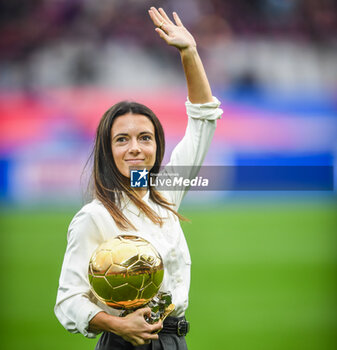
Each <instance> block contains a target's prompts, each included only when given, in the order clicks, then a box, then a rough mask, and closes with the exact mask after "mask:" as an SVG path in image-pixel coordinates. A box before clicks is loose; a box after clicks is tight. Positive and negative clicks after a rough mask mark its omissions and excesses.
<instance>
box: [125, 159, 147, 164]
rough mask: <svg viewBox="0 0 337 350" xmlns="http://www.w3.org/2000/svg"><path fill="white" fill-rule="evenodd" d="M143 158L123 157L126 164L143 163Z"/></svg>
mask: <svg viewBox="0 0 337 350" xmlns="http://www.w3.org/2000/svg"><path fill="white" fill-rule="evenodd" d="M144 160H145V159H125V161H126V162H127V163H128V164H140V163H143V162H144Z"/></svg>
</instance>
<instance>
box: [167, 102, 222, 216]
mask: <svg viewBox="0 0 337 350" xmlns="http://www.w3.org/2000/svg"><path fill="white" fill-rule="evenodd" d="M185 105H186V113H187V116H188V122H187V128H186V132H185V135H184V137H183V139H182V140H181V141H180V142H179V143H178V145H177V146H176V147H175V148H174V150H173V152H172V154H171V158H170V161H169V163H168V164H167V165H166V167H165V169H164V171H165V172H166V173H179V172H180V171H181V169H180V168H179V167H181V166H184V167H190V168H185V169H184V170H183V172H184V177H187V178H189V179H193V178H194V177H196V176H197V175H198V172H199V170H200V166H201V165H202V163H203V161H204V159H205V156H206V154H207V151H208V149H209V146H210V144H211V142H212V138H213V135H214V132H215V129H216V123H217V119H219V118H221V116H222V113H223V111H222V109H221V108H219V107H220V101H219V100H218V99H217V98H216V97H214V96H213V101H212V102H207V103H203V104H197V103H191V102H190V101H189V99H187V101H186V103H185ZM186 191H187V189H185V190H174V191H167V192H166V194H165V195H166V197H167V198H169V199H170V200H171V202H172V203H174V204H175V209H178V208H179V205H180V203H181V201H182V199H183V197H184V195H185V193H186Z"/></svg>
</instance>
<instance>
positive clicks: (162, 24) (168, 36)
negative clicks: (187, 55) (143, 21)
mask: <svg viewBox="0 0 337 350" xmlns="http://www.w3.org/2000/svg"><path fill="white" fill-rule="evenodd" d="M149 15H150V17H151V19H152V22H153V23H154V25H155V26H156V27H157V28H156V32H157V33H158V34H159V35H160V37H161V38H162V39H163V40H165V41H166V43H167V44H169V45H171V46H174V47H176V48H177V49H178V50H184V49H188V48H193V47H196V42H195V40H194V38H193V36H192V35H191V33H190V32H189V31H188V30H187V29H186V28H185V27H184V25H183V24H182V22H181V20H180V18H179V16H178V14H177V13H176V12H173V18H174V22H175V23H174V22H172V21H171V20H170V18H169V17H168V16H167V14H166V13H165V11H164V10H163V9H162V8H159V9H158V10H157V9H156V8H155V7H151V9H150V10H149Z"/></svg>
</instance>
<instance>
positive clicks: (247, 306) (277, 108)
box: [0, 0, 337, 350]
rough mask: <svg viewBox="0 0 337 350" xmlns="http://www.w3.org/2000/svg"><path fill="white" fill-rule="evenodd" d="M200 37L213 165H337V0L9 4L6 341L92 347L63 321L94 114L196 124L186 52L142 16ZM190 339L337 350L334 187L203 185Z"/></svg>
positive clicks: (4, 18) (1, 166)
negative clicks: (120, 110) (132, 105)
mask: <svg viewBox="0 0 337 350" xmlns="http://www.w3.org/2000/svg"><path fill="white" fill-rule="evenodd" d="M152 5H155V6H158V7H159V6H162V7H164V8H165V9H166V10H168V11H169V12H171V11H172V10H175V11H177V12H178V13H179V14H180V16H181V18H182V19H183V21H184V23H185V25H186V26H187V27H188V28H189V29H190V30H191V32H192V33H193V34H194V35H195V37H196V39H197V42H198V46H199V51H200V55H201V56H202V59H203V61H204V63H205V66H206V70H207V73H208V75H209V79H210V81H211V85H212V87H213V90H214V91H213V92H214V95H215V96H217V97H218V98H219V99H220V100H221V101H222V108H223V110H224V115H223V119H222V120H221V121H219V122H218V129H217V131H216V134H215V138H214V140H213V143H212V146H211V150H210V152H209V154H208V156H207V159H206V164H212V165H241V164H248V165H252V164H253V165H261V164H263V165H275V164H276V165H278V164H279V165H284V164H286V165H332V166H334V167H335V166H336V152H337V141H336V134H337V133H336V131H337V94H336V92H337V3H336V1H334V0H320V1H318V0H250V1H249V0H228V1H225V0H222V1H221V0H209V1H202V0H184V1H178V0H167V1H161V0H157V1H155V2H153V1H148V0H137V1H136V0H124V1H121V0H100V1H92V0H74V1H65V0H35V1H32V0H31V1H25V2H21V1H18V0H12V1H3V0H1V1H0V28H1V33H2V35H1V37H0V51H1V54H0V55H1V56H0V121H1V128H0V135H1V137H0V203H1V207H0V208H1V213H0V214H1V243H2V244H1V245H2V254H1V263H2V266H3V274H2V289H1V293H2V295H1V301H2V313H1V316H0V324H1V334H2V339H3V348H4V349H21V348H26V349H60V348H62V347H63V348H66V349H68V348H69V349H70V348H71V349H93V348H94V345H95V341H92V340H88V339H85V338H84V337H82V336H80V335H77V336H74V335H71V334H68V333H67V332H66V331H65V330H64V329H63V328H62V326H61V325H60V324H59V323H58V322H57V320H56V318H55V316H54V315H53V306H54V302H55V297H56V289H57V284H58V276H59V272H60V268H61V263H62V257H63V254H64V249H65V246H66V231H67V226H68V224H69V222H70V220H71V218H72V216H73V215H74V213H75V212H76V211H77V210H78V209H79V208H80V206H81V205H82V203H83V202H84V200H85V193H86V180H87V177H88V174H87V172H85V171H84V172H83V168H84V165H85V162H86V160H87V158H88V156H89V154H90V152H91V149H92V146H93V136H94V133H95V128H96V126H97V123H98V121H99V119H100V117H101V115H102V114H103V112H104V111H105V110H106V109H108V108H109V107H110V106H111V105H112V104H114V103H115V102H117V101H119V100H122V99H132V100H136V101H139V102H142V103H144V104H146V105H148V106H149V107H151V108H152V109H153V110H154V111H155V113H157V115H158V116H159V117H160V119H161V120H162V122H163V125H164V129H165V133H166V139H167V152H166V156H165V157H166V158H165V159H166V160H167V158H168V156H169V154H170V150H172V148H173V146H174V145H175V144H176V143H177V142H178V141H179V139H180V138H181V137H182V136H183V134H184V128H185V125H186V118H185V117H184V101H185V99H186V88H185V82H184V77H183V72H182V69H181V67H180V62H179V56H178V54H177V52H176V51H175V50H174V49H172V48H167V47H166V46H165V45H164V44H163V43H162V42H161V41H160V39H159V38H158V37H157V35H156V33H155V32H154V30H153V26H152V24H151V22H150V20H149V19H148V18H147V12H146V10H147V9H148V8H149V7H150V6H152ZM183 213H184V214H186V215H187V216H188V217H189V218H191V220H192V225H190V224H185V225H184V230H185V233H186V236H187V240H188V242H189V245H190V249H191V255H192V260H193V268H192V288H191V299H190V308H189V310H188V317H189V319H190V320H191V323H192V328H191V333H190V335H189V336H188V338H187V339H188V344H189V347H190V349H192V350H199V349H205V348H211V349H222V348H226V349H230V350H239V349H240V350H241V349H247V348H250V349H271V348H272V349H285V348H287V349H335V348H336V346H337V339H336V334H337V332H336V331H337V322H336V321H337V313H336V311H337V298H336V292H337V278H336V276H337V274H336V265H337V256H336V247H337V245H336V243H337V229H336V227H337V225H336V195H335V191H330V192H306V193H304V192H296V193H294V192H292V193H289V192H287V193H285V192H268V193H258V192H254V193H252V192H251V193H249V192H248V193H247V192H246V193H241V192H236V193H235V192H234V193H233V192H230V193H228V192H226V193H224V192H221V193H220V192H219V193H214V192H212V193H201V192H198V193H196V192H195V193H190V194H188V195H187V197H186V199H185V202H184V205H183Z"/></svg>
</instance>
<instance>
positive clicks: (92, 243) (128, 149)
mask: <svg viewBox="0 0 337 350" xmlns="http://www.w3.org/2000/svg"><path fill="white" fill-rule="evenodd" d="M149 15H150V17H151V19H152V21H153V23H154V25H155V26H156V29H155V30H156V32H157V33H158V34H159V36H160V37H161V38H162V39H163V40H164V41H165V42H166V43H167V44H169V45H172V46H174V47H176V48H177V49H178V50H179V52H180V56H181V60H182V64H183V67H184V71H185V76H186V80H187V87H188V101H187V102H186V108H187V114H188V116H189V120H188V126H187V130H186V134H185V137H184V138H183V140H182V141H181V142H180V143H179V144H178V146H177V147H176V148H175V149H174V151H173V153H172V156H171V160H170V167H171V168H170V169H171V170H174V166H179V165H185V166H186V165H193V166H198V165H201V163H202V161H203V159H204V156H205V154H206V152H207V149H208V147H209V144H210V142H211V138H212V136H213V134H214V130H215V126H216V119H218V118H220V116H221V113H222V111H221V109H219V108H218V107H219V104H220V103H219V101H218V100H217V99H216V98H214V97H212V93H211V89H210V86H209V83H208V80H207V77H206V74H205V71H204V69H203V66H202V63H201V60H200V58H199V55H198V53H197V49H196V43H195V41H194V39H193V37H192V35H191V34H190V33H189V32H188V31H187V29H186V28H185V27H184V26H183V24H182V22H181V21H180V19H179V17H178V15H177V14H176V13H173V18H174V22H175V23H173V22H172V21H171V20H170V19H169V17H168V16H167V15H166V13H165V12H164V10H162V9H159V10H157V9H156V8H154V7H151V9H150V10H149ZM164 147H165V143H164V133H163V130H162V127H161V124H160V122H159V120H158V119H157V117H156V116H155V115H154V113H153V112H152V111H151V110H150V109H148V108H147V107H145V106H143V105H140V104H138V103H133V102H121V103H118V104H116V105H114V106H113V107H111V108H110V109H109V110H108V111H107V112H106V113H105V114H104V115H103V117H102V120H101V122H100V124H99V127H98V129H97V135H96V144H95V154H94V156H95V159H94V169H93V178H94V185H95V186H94V187H95V199H94V200H93V201H92V202H91V203H89V204H87V205H86V206H84V207H83V208H82V209H81V210H80V211H79V212H78V213H77V214H76V215H75V217H74V219H73V220H72V222H71V224H70V226H69V231H68V245H67V250H66V253H65V257H64V262H63V266H62V271H61V277H60V286H59V290H58V296H57V302H56V306H55V313H56V316H57V317H58V319H59V320H60V322H61V323H62V324H63V326H64V327H65V328H66V329H67V330H69V331H70V332H73V333H78V332H80V333H82V334H84V335H85V336H87V337H89V338H94V337H95V336H96V335H97V334H99V333H100V332H103V335H102V336H101V338H100V340H99V342H98V343H97V346H96V349H98V350H102V349H133V348H134V347H135V346H139V348H140V349H150V348H151V349H166V350H169V349H186V348H187V347H186V342H185V337H184V335H185V334H186V333H187V331H188V327H187V323H186V321H185V318H184V314H185V310H186V309H187V305H188V290H189V284H190V265H191V261H190V256H189V252H188V248H187V244H186V241H185V238H184V235H183V232H182V230H181V227H180V223H179V219H182V217H181V216H180V214H178V212H177V210H178V208H179V205H180V202H181V200H182V198H183V195H184V193H185V192H184V191H167V192H160V191H158V190H156V189H154V188H153V187H151V186H150V187H149V188H144V189H139V190H137V191H135V190H133V189H132V188H131V187H130V178H129V177H130V167H132V166H136V167H141V168H147V169H149V170H150V172H152V173H156V172H157V171H158V169H159V167H160V164H161V161H162V159H163V155H164ZM195 168H196V167H193V169H195ZM191 169H192V167H191ZM188 175H189V177H190V178H193V177H194V176H196V174H195V173H193V172H192V171H191V172H190V174H188ZM126 232H127V233H128V234H134V235H138V236H141V237H143V238H145V239H146V240H148V241H150V242H151V243H152V244H153V245H154V246H155V248H156V249H157V250H158V251H159V253H160V254H161V256H162V258H163V262H164V268H165V273H164V281H163V284H162V290H163V291H165V292H167V291H169V292H171V294H172V301H173V303H174V304H175V307H176V308H175V310H174V312H173V313H172V315H171V316H170V317H168V318H167V319H166V320H165V322H164V324H162V323H161V322H158V323H155V324H153V325H151V324H149V323H147V322H146V321H145V318H144V316H146V315H149V313H150V309H149V308H142V309H139V310H137V311H135V312H133V313H131V314H129V315H127V316H126V317H118V316H119V311H118V310H114V309H112V308H110V307H107V306H106V305H104V304H102V303H101V302H99V301H98V300H97V299H96V298H95V297H94V296H93V294H92V293H91V291H90V286H89V283H88V280H87V269H88V263H89V259H90V256H91V254H92V252H93V251H94V250H95V249H96V248H97V246H98V245H99V244H101V243H102V242H104V241H106V240H107V239H109V238H111V237H113V236H117V235H120V234H125V233H126ZM159 330H160V333H159V334H156V333H155V332H157V331H159ZM137 348H138V347H137Z"/></svg>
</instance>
